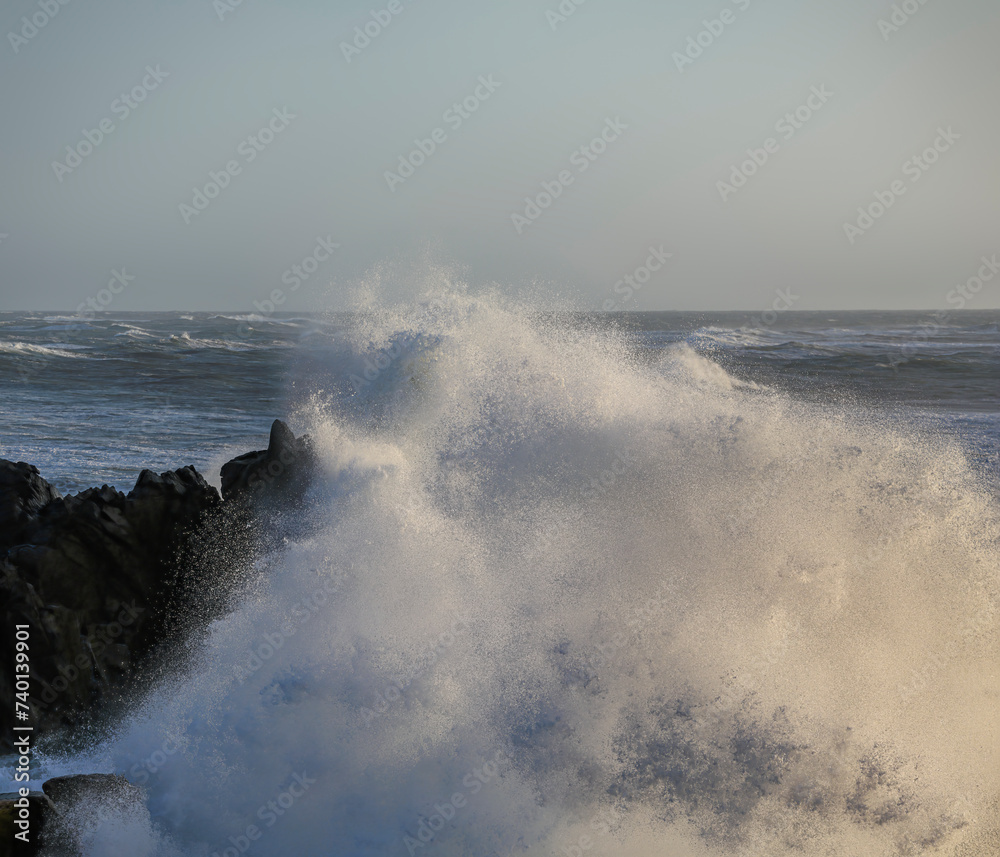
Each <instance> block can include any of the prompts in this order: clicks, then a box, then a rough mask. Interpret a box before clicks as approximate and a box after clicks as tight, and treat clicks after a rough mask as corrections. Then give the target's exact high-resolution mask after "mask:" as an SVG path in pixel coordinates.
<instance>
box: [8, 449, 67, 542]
mask: <svg viewBox="0 0 1000 857" xmlns="http://www.w3.org/2000/svg"><path fill="white" fill-rule="evenodd" d="M58 499H59V492H58V491H56V489H55V488H53V487H52V486H51V485H49V483H48V482H46V481H45V480H44V479H42V477H41V476H40V475H39V473H38V468H37V467H35V466H34V465H32V464H25V463H24V462H23V461H21V462H18V463H17V464H15V463H14V462H13V461H4V460H0V549H6V548H8V547H10V546H11V545H14V544H17V543H18V542H20V541H22V540H23V538H24V527H25V525H26V524H27V523H28V522H29V521H30V520H31V519H32V517H34V515H35V513H37V512H38V510H39V509H41V508H42V507H43V506H46V505H48V504H49V503H50V502H51V501H52V500H58Z"/></svg>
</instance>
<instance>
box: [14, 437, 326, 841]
mask: <svg viewBox="0 0 1000 857" xmlns="http://www.w3.org/2000/svg"><path fill="white" fill-rule="evenodd" d="M314 471H315V454H314V452H313V448H312V444H311V441H310V439H309V437H308V436H303V437H301V438H296V437H295V435H294V434H293V433H292V431H291V430H290V429H289V428H288V426H287V425H286V424H285V423H283V422H282V421H280V420H275V422H274V424H273V425H272V427H271V434H270V438H269V442H268V447H267V449H265V450H259V451H256V452H248V453H246V454H245V455H241V456H239V457H238V458H235V459H233V460H232V461H230V462H228V463H227V464H225V465H224V466H223V468H222V472H221V478H222V492H221V494H220V492H219V491H218V490H216V489H215V488H214V487H213V486H211V485H210V484H209V483H208V482H207V481H206V480H205V478H204V477H203V476H202V475H201V474H200V473H198V471H197V470H196V469H195V468H194V467H190V466H189V467H182V468H180V469H179V470H174V471H169V472H167V473H160V474H156V473H153V472H152V471H150V470H143V471H142V473H140V475H139V478H138V480H137V481H136V484H135V487H134V488H133V489H132V490H131V491H129V492H128V493H127V494H125V493H123V492H121V491H117V490H115V489H114V488H112V487H110V486H108V485H102V486H101V487H100V488H90V489H88V490H86V491H82V492H80V493H78V494H75V495H71V496H67V497H62V496H60V494H59V492H58V491H56V490H55V488H53V487H52V486H51V485H50V484H49V483H48V482H46V481H45V479H44V478H43V477H42V475H41V474H40V473H39V471H38V469H37V468H36V467H34V466H33V465H30V464H26V463H24V462H13V461H7V460H3V459H0V603H2V605H3V606H2V607H0V610H2V613H3V625H4V627H5V628H9V629H13V627H14V626H15V625H21V626H27V627H28V630H29V637H30V641H31V643H30V686H31V691H30V697H29V705H30V722H31V724H32V726H33V727H34V741H39V740H41V741H45V740H49V741H54V740H60V741H61V740H66V741H72V740H74V739H75V738H77V737H78V736H79V734H80V733H81V732H86V731H88V730H89V729H90V727H92V726H95V725H96V726H99V725H100V724H101V723H102V721H110V720H113V719H114V718H115V717H120V716H121V715H122V714H123V713H124V712H125V711H126V710H127V709H128V707H129V706H130V705H132V704H135V703H136V702H138V701H139V700H140V699H141V697H142V694H143V692H144V691H145V690H146V689H147V688H148V687H149V686H150V685H151V684H152V683H153V682H154V681H155V679H156V677H157V675H158V674H159V673H160V668H161V667H162V666H164V665H166V664H167V663H168V662H173V663H175V664H176V662H177V661H178V659H183V657H184V653H185V650H186V648H187V647H188V646H190V645H191V643H192V640H196V639H197V637H198V634H199V633H200V632H203V631H204V630H205V628H207V625H208V623H209V622H210V621H211V619H212V618H214V617H216V616H218V615H220V614H221V613H222V612H223V611H224V610H225V609H226V606H227V604H228V600H229V596H230V594H231V593H232V591H233V588H234V587H235V586H236V585H237V584H238V583H239V582H240V581H241V580H243V579H245V577H246V574H247V573H248V569H249V568H250V567H251V566H252V564H253V559H254V557H255V556H256V555H258V553H259V551H261V550H266V549H267V548H268V547H270V546H273V544H274V542H275V540H276V539H279V538H280V536H281V533H282V529H283V527H284V526H285V524H284V522H285V521H286V520H287V519H288V518H289V517H294V516H289V515H288V513H289V512H295V511H296V510H297V509H298V508H299V507H300V505H301V504H302V502H303V500H304V497H305V492H306V490H307V489H308V486H309V484H310V481H311V479H312V476H313V473H314ZM14 664H15V652H14V639H13V634H10V635H7V634H5V635H4V637H3V639H2V640H0V706H2V707H3V710H6V711H13V710H14V707H15V706H14V702H15V691H16V687H15V681H16V679H15V672H14ZM12 742H13V738H12V735H11V734H7V732H6V731H5V733H4V736H3V748H2V749H3V751H4V752H8V753H9V752H12V751H13V750H14V745H13V743H12ZM42 788H43V792H37V793H36V792H32V793H31V795H29V797H28V799H27V800H28V804H29V805H30V812H31V816H32V819H33V821H32V827H33V830H35V831H36V832H38V833H40V837H41V845H43V846H45V847H46V848H47V849H49V850H50V851H51V853H59V854H63V853H65V854H75V853H77V849H76V846H75V845H74V840H73V834H72V831H70V826H72V824H71V818H70V817H71V815H72V814H73V813H74V812H76V811H77V810H76V809H75V808H76V807H77V806H78V805H81V804H82V805H86V806H88V807H89V808H90V809H89V810H88V812H90V811H91V810H92V809H93V807H94V806H96V805H98V804H102V805H103V803H108V802H109V801H110V803H111V804H113V805H114V806H115V809H114V811H116V812H118V811H123V807H124V808H127V805H128V804H130V803H131V802H134V801H135V800H136V799H137V795H138V794H139V790H138V789H137V787H135V786H132V785H131V784H129V783H128V782H127V781H126V780H125V779H124V778H123V777H121V776H117V775H95V774H84V775H80V776H77V777H60V778H56V779H53V780H48V781H46V782H45V783H44V784H43V787H42ZM17 799H18V796H17V795H2V796H0V839H2V842H3V847H2V849H0V855H5V854H7V853H24V854H30V853H36V851H35V850H34V849H35V848H36V847H38V845H39V842H38V841H36V842H35V843H33V844H32V847H31V848H29V849H27V850H22V851H17V852H12V851H8V849H9V848H10V847H12V844H13V843H14V839H13V832H12V831H13V825H14V820H15V818H16V817H17V813H18V811H19V807H17V806H16V801H17ZM72 823H75V822H72ZM8 828H10V830H8Z"/></svg>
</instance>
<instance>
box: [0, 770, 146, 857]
mask: <svg viewBox="0 0 1000 857" xmlns="http://www.w3.org/2000/svg"><path fill="white" fill-rule="evenodd" d="M143 798H144V795H143V792H142V789H140V788H139V787H138V786H134V785H132V784H131V783H130V782H129V781H128V780H126V779H125V777H123V776H121V775H120V774H80V775H74V776H67V777H55V778H53V779H51V780H46V781H45V782H44V783H43V784H42V791H40V792H37V791H33V792H31V793H30V794H28V796H27V798H26V799H25V798H22V797H20V796H19V795H17V794H13V793H12V794H4V795H0V857H8V855H11V857H20V855H24V857H35V855H40V854H45V855H48V857H79V855H82V854H83V843H84V840H85V838H86V836H87V835H88V834H90V833H92V832H93V831H95V830H96V829H97V828H98V827H99V826H100V825H102V824H104V823H105V822H109V821H110V822H112V823H114V822H115V821H123V820H127V819H128V818H129V816H130V815H131V814H137V815H141V814H143V813H145V806H144V801H143ZM25 802H26V803H27V811H28V824H29V828H28V842H27V843H26V844H25V843H22V842H20V841H18V840H16V839H14V834H15V833H17V832H18V830H19V829H20V828H19V827H18V826H17V825H16V823H15V822H16V821H17V820H18V819H19V818H20V817H22V816H21V813H22V810H23V809H24V804H25Z"/></svg>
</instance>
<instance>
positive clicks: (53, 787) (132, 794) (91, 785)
mask: <svg viewBox="0 0 1000 857" xmlns="http://www.w3.org/2000/svg"><path fill="white" fill-rule="evenodd" d="M42 791H43V792H44V793H45V794H46V795H47V796H48V797H49V799H50V800H51V801H52V803H53V804H54V805H55V807H56V809H58V810H60V811H63V810H65V809H67V808H69V807H70V806H72V805H73V804H75V803H77V802H79V801H97V800H103V799H104V798H106V797H108V796H112V797H114V798H116V799H121V800H123V801H134V800H142V789H140V788H139V787H138V786H134V785H132V783H130V782H129V781H128V780H126V779H125V777H123V776H122V775H121V774H74V775H72V776H68V777H53V778H52V779H51V780H46V781H45V782H44V783H42Z"/></svg>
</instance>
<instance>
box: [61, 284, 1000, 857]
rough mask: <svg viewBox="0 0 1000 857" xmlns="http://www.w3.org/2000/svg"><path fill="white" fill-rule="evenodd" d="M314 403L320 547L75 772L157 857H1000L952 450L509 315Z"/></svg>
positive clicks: (386, 344) (385, 364)
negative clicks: (92, 777)
mask: <svg viewBox="0 0 1000 857" xmlns="http://www.w3.org/2000/svg"><path fill="white" fill-rule="evenodd" d="M303 373H304V374H305V375H307V376H308V378H309V379H311V382H312V384H313V388H312V389H313V391H314V393H315V395H314V396H313V397H312V398H311V399H310V400H309V401H308V402H307V403H306V404H304V405H303V406H302V408H301V409H300V411H299V413H298V414H297V424H298V425H297V427H298V428H301V429H307V430H309V431H310V432H311V433H312V435H313V437H314V439H315V441H316V444H317V447H318V449H319V451H320V454H321V458H322V461H323V472H322V474H321V477H320V479H319V480H318V482H317V484H316V485H315V486H314V489H313V492H314V493H313V498H312V500H313V502H312V503H311V509H312V511H311V513H310V515H311V518H312V521H311V523H312V524H313V528H312V530H311V531H310V532H311V535H309V536H305V537H302V538H300V539H299V540H297V541H294V542H292V543H290V544H289V545H288V546H287V547H286V549H285V550H283V551H282V552H281V553H280V554H278V555H275V556H270V557H262V558H260V568H261V569H262V573H261V575H260V576H259V578H257V580H256V582H255V583H254V584H253V586H252V587H251V588H250V589H249V591H248V592H246V593H245V594H244V595H243V596H242V597H241V599H240V602H239V603H238V605H237V606H236V607H235V608H234V610H233V611H232V612H231V613H230V614H229V615H228V616H227V617H226V618H224V619H222V620H220V621H218V622H216V623H215V624H214V625H213V627H212V629H211V633H210V636H209V639H208V641H207V642H206V644H205V645H204V648H203V650H202V651H201V653H200V655H199V657H198V659H197V665H196V666H195V667H194V668H193V669H191V670H189V671H188V672H187V673H185V674H184V675H181V676H178V677H176V678H175V679H173V680H170V681H167V682H166V683H165V685H164V686H163V687H162V688H161V689H160V690H159V691H157V692H155V693H154V694H153V695H152V697H151V698H150V699H148V700H147V701H146V703H145V704H144V706H143V707H142V710H141V711H140V712H139V713H138V714H137V715H135V716H134V717H132V719H131V720H130V722H129V723H128V725H127V726H126V727H125V728H124V729H123V730H122V731H121V733H120V734H119V735H117V736H116V737H115V738H114V740H112V741H110V742H108V743H106V744H104V745H102V746H100V747H96V748H93V749H92V750H90V751H88V752H87V753H86V754H83V756H77V757H74V758H72V759H56V758H50V759H49V760H48V765H49V767H50V769H51V771H52V772H54V773H55V772H62V771H63V770H66V769H70V768H72V769H75V770H88V771H90V770H97V769H103V770H109V771H110V770H115V771H120V772H123V773H125V774H126V775H128V776H129V778H130V779H131V780H132V781H133V782H134V783H136V784H138V785H140V786H142V787H143V788H144V789H145V791H146V795H147V800H146V806H147V809H148V812H149V815H150V818H151V821H150V822H149V823H146V824H145V826H143V825H140V824H137V823H136V822H135V819H130V820H128V824H129V825H131V826H130V827H129V828H128V829H129V830H130V831H132V833H130V840H129V841H130V842H131V843H132V851H131V852H130V853H133V854H136V855H139V854H149V855H152V854H164V855H166V854H183V855H213V854H218V855H223V854H225V855H232V854H238V853H242V852H243V851H244V850H246V849H250V853H252V854H256V855H290V854H296V855H326V854H337V855H376V854H377V855H385V854H398V855H406V854H410V855H412V854H422V855H425V854H426V855H430V854H438V855H475V857H485V855H503V857H507V855H512V854H526V855H535V854H538V855H541V854H545V855H564V854H565V855H570V857H572V855H582V854H584V853H592V854H610V853H614V854H620V855H628V857H633V856H634V855H646V854H657V855H692V857H693V855H698V857H710V855H719V857H721V855H747V857H749V855H761V854H767V855H792V854H797V855H798V854H805V855H821V854H823V855H826V854H864V855H866V857H872V855H904V854H923V853H928V854H930V853H934V854H949V855H984V854H987V853H997V851H996V848H997V829H998V828H997V798H998V795H1000V782H998V780H1000V773H998V772H1000V764H998V763H997V762H998V758H1000V754H998V751H1000V740H998V737H997V732H996V726H995V722H994V718H995V713H996V705H997V693H998V690H1000V684H998V681H997V672H996V652H997V644H998V635H997V621H996V612H995V611H996V603H997V595H998V586H997V573H998V569H1000V562H998V559H1000V552H998V540H997V536H998V531H1000V530H998V526H997V525H998V501H997V499H996V498H995V497H993V496H991V495H990V493H989V491H988V490H987V488H986V487H985V485H984V484H983V483H982V482H981V481H980V477H978V476H977V475H976V474H975V473H974V472H973V470H972V469H971V468H970V466H969V464H968V463H967V461H966V459H965V457H964V456H963V453H962V452H961V450H960V448H959V446H958V445H957V443H954V442H952V441H950V440H949V439H948V438H947V437H942V436H940V435H933V434H929V433H927V432H920V431H918V430H916V429H910V428H908V427H907V426H905V425H900V424H898V423H895V424H889V423H887V422H886V421H884V420H881V419H879V418H877V417H875V416H873V415H872V414H870V413H866V412H862V411H860V410H848V409H846V408H845V407H843V406H842V405H838V406H833V405H830V406H823V405H819V404H815V403H804V402H801V401H797V400H796V399H794V398H792V397H790V396H788V395H785V394H780V393H777V392H775V391H773V390H770V389H767V388H763V387H758V386H754V385H748V384H746V383H741V382H739V381H737V380H736V379H735V378H733V377H732V376H731V375H730V374H728V373H727V372H726V371H724V370H723V369H722V368H721V367H720V366H718V365H717V364H715V363H714V362H712V361H711V360H709V359H707V358H706V357H704V356H700V355H698V354H697V353H696V352H695V351H693V350H691V348H689V347H687V346H684V345H680V346H676V347H673V348H671V349H668V350H667V351H665V352H664V353H663V355H662V357H660V358H658V359H657V360H655V361H650V360H649V359H647V357H642V358H640V356H639V355H638V354H637V349H636V348H635V347H634V343H633V342H632V341H631V340H630V338H629V336H628V335H627V334H625V333H615V332H613V331H612V332H608V331H607V330H603V331H601V330H597V329H595V328H591V327H588V326H587V325H586V324H585V323H583V322H580V323H575V324H570V323H565V322H558V321H555V320H551V319H549V320H543V319H540V317H539V316H538V315H537V314H533V313H531V312H529V311H527V310H525V309H524V308H522V307H519V306H516V305H512V304H510V303H509V302H506V301H504V300H501V299H499V298H479V299H472V298H467V297H461V298H460V297H445V298H443V299H442V300H437V301H431V302H428V303H426V304H424V305H422V306H420V307H417V308H410V309H404V308H393V309H384V310H380V311H375V312H371V313H367V314H365V315H363V316H359V317H357V318H356V319H355V320H354V322H353V323H352V325H351V326H350V327H349V328H347V329H346V330H345V332H344V335H343V336H341V337H339V338H338V341H337V342H336V343H335V344H334V345H332V346H331V347H330V348H329V349H328V350H326V351H325V352H324V353H323V357H322V364H321V365H310V366H308V367H307V368H304V369H303ZM123 823H124V822H123ZM102 829H104V830H105V831H106V835H107V842H105V843H104V844H102V839H101V836H102V834H101V830H98V831H97V833H95V834H93V835H92V836H91V841H92V844H91V846H90V847H91V853H92V854H103V853H112V851H113V847H114V846H113V845H112V844H110V843H113V842H114V841H116V839H115V837H118V836H120V835H121V831H120V830H118V829H117V828H116V826H115V825H114V824H112V823H108V824H106V825H104V827H103V828H102ZM142 831H145V832H144V833H143V832H142ZM102 849H104V850H102ZM227 849H228V850H227Z"/></svg>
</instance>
